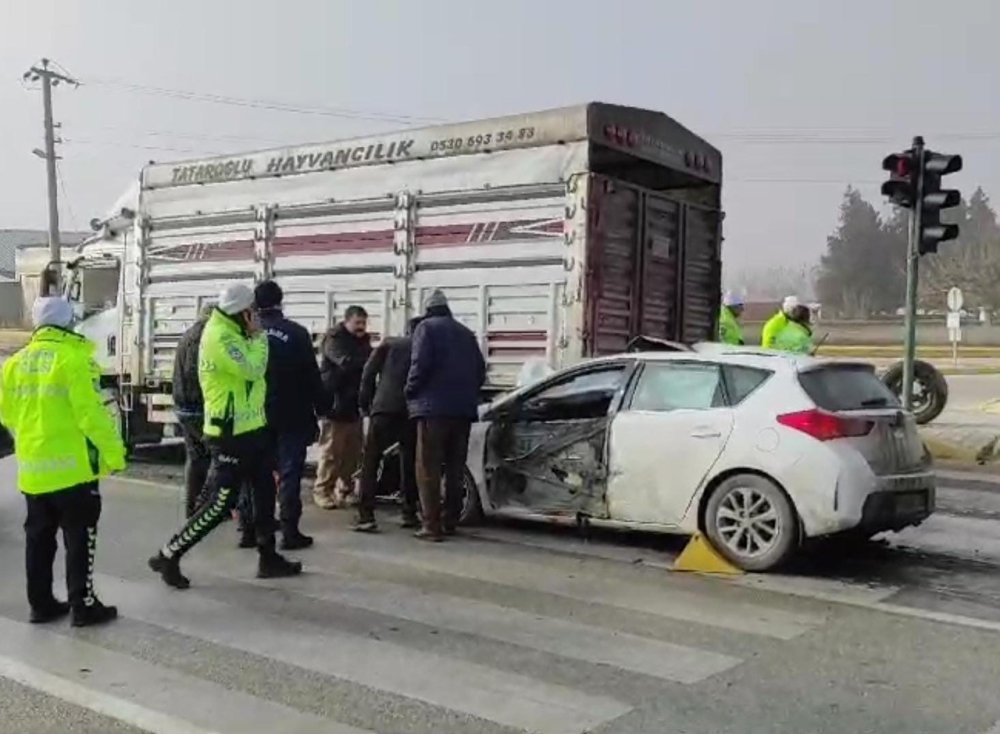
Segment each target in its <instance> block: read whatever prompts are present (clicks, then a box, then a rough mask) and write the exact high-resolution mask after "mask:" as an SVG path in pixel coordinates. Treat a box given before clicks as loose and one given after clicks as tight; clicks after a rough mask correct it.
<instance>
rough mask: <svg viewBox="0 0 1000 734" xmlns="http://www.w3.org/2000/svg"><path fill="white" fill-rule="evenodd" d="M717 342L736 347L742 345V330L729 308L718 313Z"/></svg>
mask: <svg viewBox="0 0 1000 734" xmlns="http://www.w3.org/2000/svg"><path fill="white" fill-rule="evenodd" d="M719 341H720V342H722V343H723V344H733V345H737V346H738V345H740V344H742V343H743V328H742V327H741V326H740V322H739V319H737V318H736V315H735V314H734V313H733V312H732V309H730V308H729V306H723V307H722V309H721V310H720V311H719Z"/></svg>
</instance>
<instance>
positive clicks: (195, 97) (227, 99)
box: [86, 78, 443, 125]
mask: <svg viewBox="0 0 1000 734" xmlns="http://www.w3.org/2000/svg"><path fill="white" fill-rule="evenodd" d="M86 81H87V83H89V84H91V85H95V86H104V87H112V88H117V89H122V90H126V91H130V92H136V93H138V94H147V95H153V96H160V97H167V98H170V99H180V100H185V101H190V102H207V103H211V104H222V105H231V106H235V107H248V108H253V109H261V110H270V111H274V112H289V113H294V114H301V115H321V116H326V117H339V118H344V119H351V120H369V121H372V120H374V121H379V122H397V123H402V124H408V125H416V124H424V123H434V122H443V120H441V119H439V118H433V117H418V116H415V115H405V114H393V113H386V112H375V111H371V110H357V109H348V108H342V107H313V106H308V105H301V104H292V103H288V102H284V101H280V100H273V99H255V98H250V97H235V96H230V95H223V94H213V93H206V92H195V91H191V90H187V89H175V88H170V87H156V86H151V85H147V84H137V83H133V82H128V81H124V80H120V79H101V78H90V79H88V80H86Z"/></svg>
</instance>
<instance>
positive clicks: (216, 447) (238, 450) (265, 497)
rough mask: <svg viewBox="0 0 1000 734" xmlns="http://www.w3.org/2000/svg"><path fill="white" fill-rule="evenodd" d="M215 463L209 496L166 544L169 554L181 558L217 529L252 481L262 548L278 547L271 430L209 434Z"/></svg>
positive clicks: (206, 488) (207, 441) (206, 485)
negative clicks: (217, 435)
mask: <svg viewBox="0 0 1000 734" xmlns="http://www.w3.org/2000/svg"><path fill="white" fill-rule="evenodd" d="M205 440H206V443H207V444H208V448H209V451H210V452H211V454H212V463H211V466H210V467H209V470H208V480H207V481H206V483H205V494H206V497H205V500H204V503H203V504H202V505H201V507H199V508H198V511H197V512H195V514H194V515H192V516H191V518H190V519H189V520H188V521H187V524H186V525H184V527H183V528H181V529H180V531H178V532H177V534H176V535H174V536H173V537H172V538H171V539H170V540H169V541H168V542H167V544H166V545H165V546H164V547H163V554H164V555H165V556H167V557H168V558H179V557H181V556H183V555H184V554H185V553H187V552H188V551H189V550H191V548H193V547H194V546H195V545H197V544H198V543H200V542H201V540H202V539H203V538H204V537H205V536H206V535H208V534H209V533H210V532H212V530H214V529H215V528H216V527H218V525H219V524H220V523H221V522H222V521H223V520H224V519H225V518H226V515H227V514H228V513H230V512H231V511H232V509H233V507H234V506H235V505H236V502H237V499H238V497H239V494H240V487H241V486H242V485H243V484H244V482H246V483H248V484H249V485H250V487H251V489H252V492H253V505H254V507H255V508H269V509H270V511H269V512H268V511H266V510H265V511H263V512H255V513H253V514H254V531H255V533H256V536H257V547H258V549H259V550H260V551H262V552H267V551H273V549H274V530H275V523H274V500H275V487H274V474H273V473H272V471H271V468H272V466H273V459H272V458H271V442H270V440H269V437H268V433H267V430H266V429H264V428H260V429H258V430H256V431H252V432H250V433H244V434H242V435H239V436H234V437H232V438H224V439H217V438H212V437H210V436H206V439H205Z"/></svg>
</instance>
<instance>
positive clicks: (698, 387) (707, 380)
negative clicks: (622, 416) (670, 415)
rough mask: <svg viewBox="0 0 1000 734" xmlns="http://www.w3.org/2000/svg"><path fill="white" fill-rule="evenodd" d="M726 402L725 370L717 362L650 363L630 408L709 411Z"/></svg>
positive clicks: (666, 410)
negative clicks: (724, 387) (723, 381)
mask: <svg viewBox="0 0 1000 734" xmlns="http://www.w3.org/2000/svg"><path fill="white" fill-rule="evenodd" d="M725 405H726V395H725V391H724V389H723V386H722V370H721V369H720V368H719V365H716V364H700V363H694V362H679V363H660V364H656V363H647V364H646V365H645V367H644V368H643V370H642V375H640V377H639V383H638V384H637V385H636V388H635V393H634V394H633V396H632V403H631V405H630V408H631V409H632V410H645V411H654V412H661V413H662V412H668V411H671V410H708V409H709V408H721V407H724V406H725Z"/></svg>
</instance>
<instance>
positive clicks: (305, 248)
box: [150, 219, 563, 261]
mask: <svg viewBox="0 0 1000 734" xmlns="http://www.w3.org/2000/svg"><path fill="white" fill-rule="evenodd" d="M562 232H563V222H562V220H561V219H558V220H551V219H523V220H517V221H512V222H501V221H490V222H474V223H472V224H442V225H428V226H423V227H417V228H416V230H415V231H414V234H413V237H414V244H415V245H416V246H417V247H427V248H432V247H461V246H464V245H480V244H489V243H492V242H508V241H516V240H524V239H549V238H553V237H559V236H561V235H562ZM394 235H395V232H394V231H393V230H391V229H373V230H366V231H360V232H332V233H327V234H302V235H281V236H278V237H275V238H274V240H273V242H272V243H271V247H272V249H273V251H274V254H275V255H277V256H281V255H285V256H288V255H327V254H331V253H341V252H371V251H376V250H385V251H391V250H392V244H393V239H394ZM253 249H254V242H253V240H233V241H231V242H219V243H205V242H187V243H183V244H177V245H172V246H167V247H154V248H153V249H151V252H150V255H151V259H153V260H158V261H164V260H166V261H174V260H177V261H179V260H211V261H218V260H243V259H253Z"/></svg>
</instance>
